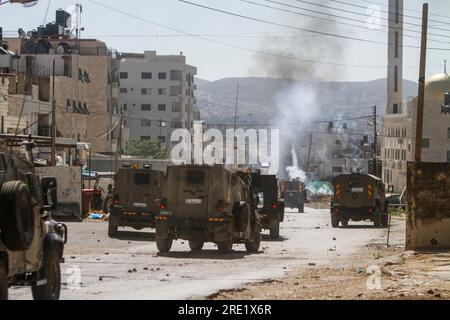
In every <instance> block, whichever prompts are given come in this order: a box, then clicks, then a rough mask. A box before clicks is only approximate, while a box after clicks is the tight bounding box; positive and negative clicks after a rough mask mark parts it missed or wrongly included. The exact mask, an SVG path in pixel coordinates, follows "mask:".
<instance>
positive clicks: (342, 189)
mask: <svg viewBox="0 0 450 320" xmlns="http://www.w3.org/2000/svg"><path fill="white" fill-rule="evenodd" d="M334 184H335V202H336V203H339V204H340V205H341V206H344V207H347V208H362V207H365V206H368V205H369V202H368V194H367V192H368V191H367V189H368V186H367V179H366V178H365V176H363V175H344V176H340V177H338V178H336V179H335V181H334Z"/></svg>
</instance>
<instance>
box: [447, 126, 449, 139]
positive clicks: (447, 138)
mask: <svg viewBox="0 0 450 320" xmlns="http://www.w3.org/2000/svg"><path fill="white" fill-rule="evenodd" d="M447 139H450V128H448V129H447Z"/></svg>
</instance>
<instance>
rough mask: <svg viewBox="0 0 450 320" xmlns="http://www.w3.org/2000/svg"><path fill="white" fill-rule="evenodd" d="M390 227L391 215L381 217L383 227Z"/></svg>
mask: <svg viewBox="0 0 450 320" xmlns="http://www.w3.org/2000/svg"><path fill="white" fill-rule="evenodd" d="M388 225H389V215H388V214H385V215H382V216H381V226H382V227H384V228H385V227H387V226H388Z"/></svg>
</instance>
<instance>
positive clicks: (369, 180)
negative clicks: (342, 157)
mask: <svg viewBox="0 0 450 320" xmlns="http://www.w3.org/2000/svg"><path fill="white" fill-rule="evenodd" d="M333 186H334V195H333V199H332V202H331V224H332V226H333V228H337V227H339V223H341V224H342V225H343V226H347V225H348V222H349V220H352V221H364V220H370V221H372V222H373V224H374V226H375V227H376V228H379V227H387V226H388V221H389V215H388V203H387V200H386V197H385V186H384V183H383V181H382V180H381V179H379V178H378V177H375V176H373V175H369V174H358V173H355V174H342V175H339V176H337V177H336V178H334V179H333Z"/></svg>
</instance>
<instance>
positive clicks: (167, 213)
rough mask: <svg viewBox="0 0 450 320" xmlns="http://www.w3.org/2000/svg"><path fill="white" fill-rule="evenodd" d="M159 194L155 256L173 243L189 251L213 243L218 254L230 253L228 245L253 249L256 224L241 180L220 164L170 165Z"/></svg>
mask: <svg viewBox="0 0 450 320" xmlns="http://www.w3.org/2000/svg"><path fill="white" fill-rule="evenodd" d="M163 195H164V196H163V197H162V198H161V199H160V200H159V205H160V208H161V211H160V212H159V214H158V215H157V216H156V245H157V248H158V250H159V251H160V252H162V253H165V252H169V251H170V249H171V247H172V242H173V240H177V239H184V240H188V241H189V246H190V248H191V250H192V251H200V250H202V249H203V246H204V243H205V242H213V243H215V244H216V245H217V247H218V251H219V252H220V253H229V252H231V251H232V248H233V244H234V243H245V247H246V249H247V251H248V252H257V251H258V250H259V246H260V241H261V226H260V222H259V217H258V216H257V213H256V211H255V210H254V206H253V196H252V193H251V190H250V185H249V183H248V181H246V179H245V178H243V177H241V176H239V175H238V174H236V173H233V172H230V171H228V170H226V169H225V168H223V167H222V166H195V165H188V166H171V167H169V168H168V170H167V174H166V180H165V183H164V193H163Z"/></svg>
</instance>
